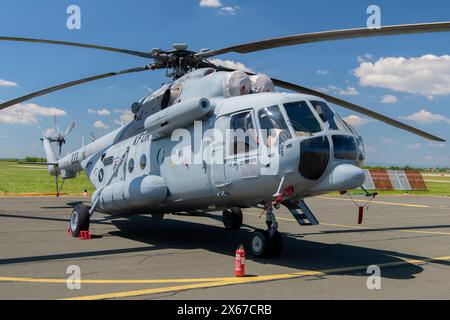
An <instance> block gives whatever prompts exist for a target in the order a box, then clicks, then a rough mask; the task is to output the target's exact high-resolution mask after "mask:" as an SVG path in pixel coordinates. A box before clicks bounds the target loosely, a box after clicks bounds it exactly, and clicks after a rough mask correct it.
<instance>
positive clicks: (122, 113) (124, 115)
mask: <svg viewBox="0 0 450 320" xmlns="http://www.w3.org/2000/svg"><path fill="white" fill-rule="evenodd" d="M114 113H116V114H118V115H119V118H118V119H115V120H114V122H115V123H116V124H118V125H119V126H122V125H125V124H127V123H129V122H131V121H133V119H134V113H133V112H131V111H130V110H127V109H115V110H114Z"/></svg>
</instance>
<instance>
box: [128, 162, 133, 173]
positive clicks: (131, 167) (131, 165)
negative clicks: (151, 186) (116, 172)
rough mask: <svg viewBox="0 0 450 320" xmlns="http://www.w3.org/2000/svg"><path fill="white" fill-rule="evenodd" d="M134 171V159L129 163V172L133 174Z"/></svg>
mask: <svg viewBox="0 0 450 320" xmlns="http://www.w3.org/2000/svg"><path fill="white" fill-rule="evenodd" d="M133 170H134V160H133V159H130V160H129V161H128V172H129V173H132V172H133Z"/></svg>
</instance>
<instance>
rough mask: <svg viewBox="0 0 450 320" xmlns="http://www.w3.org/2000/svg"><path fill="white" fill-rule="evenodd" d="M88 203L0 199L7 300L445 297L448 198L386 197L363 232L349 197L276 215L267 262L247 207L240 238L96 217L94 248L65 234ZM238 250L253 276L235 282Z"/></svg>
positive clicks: (209, 224)
mask: <svg viewBox="0 0 450 320" xmlns="http://www.w3.org/2000/svg"><path fill="white" fill-rule="evenodd" d="M85 200H86V198H72V197H62V198H59V199H57V198H55V197H29V198H26V197H22V198H17V197H16V198H12V197H11V198H7V197H5V198H0V299H8V300H12V299H89V300H97V299H151V300H154V299H193V300H208V299H219V300H237V299H256V300H266V299H299V300H309V299H313V300H318V299H319V300H320V299H450V198H446V197H417V196H405V197H397V196H396V197H387V196H385V197H379V198H377V199H376V200H375V201H373V202H372V203H371V204H370V207H369V210H368V211H366V213H365V219H364V222H363V224H362V225H358V224H357V207H356V206H355V204H354V203H353V202H352V201H351V200H350V199H348V198H347V197H345V196H343V197H340V196H324V197H318V198H313V199H308V200H307V203H308V204H309V206H310V208H311V209H312V210H313V212H314V213H315V215H316V217H317V218H318V219H319V220H320V222H321V224H320V225H319V226H307V227H306V226H305V227H301V226H299V225H298V224H297V222H296V221H295V220H294V219H293V217H292V216H291V215H290V213H289V212H288V211H287V210H286V209H280V210H278V211H276V214H277V217H278V221H279V230H280V232H282V234H283V238H284V250H283V253H282V256H281V257H280V258H278V259H269V260H264V259H256V258H253V257H252V256H251V255H250V252H249V251H250V250H249V241H250V236H251V232H252V231H253V230H254V228H260V229H263V228H264V225H265V223H264V217H261V218H260V217H259V215H260V213H261V211H260V210H256V209H245V210H244V225H243V227H242V229H241V230H240V231H236V232H231V231H226V230H225V229H224V228H223V225H222V221H221V213H215V214H205V215H198V216H187V215H166V216H165V217H164V219H163V220H161V221H156V220H153V219H152V218H151V217H150V216H132V217H121V218H117V219H114V220H109V219H108V216H106V215H102V214H98V213H95V215H94V217H93V220H94V221H93V222H92V224H91V232H92V234H93V239H91V240H80V239H75V238H72V237H71V236H69V235H68V234H67V229H68V225H69V216H70V213H71V208H72V207H73V206H74V205H76V204H77V203H79V202H83V201H85ZM241 243H242V244H244V245H245V247H246V248H247V259H246V273H247V277H245V278H236V277H234V255H235V250H236V248H237V247H238V245H239V244H241ZM369 266H372V268H371V269H369V271H370V270H376V267H377V268H379V270H380V272H381V278H379V281H378V280H377V278H374V277H373V275H372V273H371V272H369V273H368V267H369ZM373 266H376V267H375V269H373V268H374V267H373ZM74 270H75V272H77V270H78V271H80V276H81V281H80V288H79V289H78V288H76V286H75V288H74V287H73V286H70V284H73V282H71V281H70V279H72V278H70V279H69V287H68V286H67V282H68V278H69V277H73V276H74V275H75V274H76V273H75V274H74V273H73V272H74ZM68 271H69V273H68ZM368 284H369V286H368ZM374 286H375V287H376V288H374Z"/></svg>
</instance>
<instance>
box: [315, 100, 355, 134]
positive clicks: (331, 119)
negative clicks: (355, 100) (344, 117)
mask: <svg viewBox="0 0 450 320" xmlns="http://www.w3.org/2000/svg"><path fill="white" fill-rule="evenodd" d="M311 104H312V105H313V107H314V110H316V112H317V114H318V115H319V117H320V119H321V120H322V122H323V124H324V129H325V130H344V131H347V129H346V127H345V125H344V124H343V123H342V122H341V120H339V118H338V117H337V115H336V114H335V113H334V112H333V110H331V108H330V107H329V106H328V105H327V104H326V103H325V102H323V101H311Z"/></svg>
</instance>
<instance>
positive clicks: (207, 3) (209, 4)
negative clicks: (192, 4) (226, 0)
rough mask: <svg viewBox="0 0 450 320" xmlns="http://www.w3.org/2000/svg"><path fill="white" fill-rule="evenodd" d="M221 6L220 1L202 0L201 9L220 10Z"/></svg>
mask: <svg viewBox="0 0 450 320" xmlns="http://www.w3.org/2000/svg"><path fill="white" fill-rule="evenodd" d="M221 6H222V3H221V2H220V0H200V7H206V8H220V7H221Z"/></svg>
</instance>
